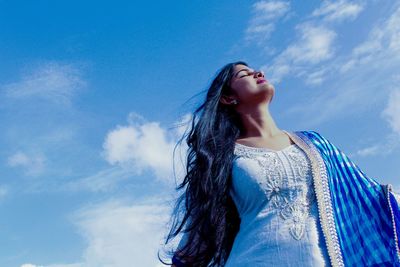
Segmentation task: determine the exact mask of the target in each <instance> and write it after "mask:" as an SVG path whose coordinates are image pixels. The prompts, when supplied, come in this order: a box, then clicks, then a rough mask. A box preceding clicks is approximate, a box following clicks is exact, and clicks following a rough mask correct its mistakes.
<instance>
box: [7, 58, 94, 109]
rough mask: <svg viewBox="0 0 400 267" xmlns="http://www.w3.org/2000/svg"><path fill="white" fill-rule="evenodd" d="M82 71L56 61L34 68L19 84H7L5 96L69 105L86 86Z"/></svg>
mask: <svg viewBox="0 0 400 267" xmlns="http://www.w3.org/2000/svg"><path fill="white" fill-rule="evenodd" d="M81 76H82V73H81V69H79V68H78V67H77V66H75V65H73V64H61V63H58V62H56V61H50V62H44V63H41V64H39V65H38V66H35V67H32V68H31V69H30V70H29V71H28V72H26V73H24V74H23V75H22V77H21V79H20V80H19V81H17V82H13V83H10V84H6V85H5V86H3V87H4V89H5V95H6V96H7V97H9V98H12V99H24V98H31V97H38V98H41V99H45V100H48V101H51V102H54V103H56V104H69V103H70V101H71V98H72V97H73V96H74V94H75V93H76V92H77V90H79V89H80V88H83V87H84V86H85V85H86V82H85V81H84V80H83V79H82V77H81Z"/></svg>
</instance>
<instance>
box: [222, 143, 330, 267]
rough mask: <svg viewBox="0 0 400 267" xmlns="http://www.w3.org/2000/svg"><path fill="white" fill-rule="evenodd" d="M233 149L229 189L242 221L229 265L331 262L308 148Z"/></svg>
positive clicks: (286, 264)
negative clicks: (322, 226) (319, 212)
mask: <svg viewBox="0 0 400 267" xmlns="http://www.w3.org/2000/svg"><path fill="white" fill-rule="evenodd" d="M234 154H235V159H234V161H233V165H232V188H231V191H230V194H231V196H232V198H233V200H234V202H235V204H236V207H237V209H238V212H239V215H240V217H241V224H240V230H239V232H238V234H237V235H236V238H235V241H234V243H233V247H232V250H231V253H230V255H229V258H228V260H227V262H226V264H225V266H226V267H236V266H240V267H246V266H249V267H250V266H252V267H256V266H285V267H287V266H292V267H296V266H302V267H307V266H330V263H329V257H328V253H327V249H326V244H325V240H324V237H323V235H322V229H321V225H320V221H319V217H318V208H317V201H316V196H315V192H314V187H313V181H312V179H313V175H312V169H311V162H310V160H309V158H308V157H307V156H306V154H305V153H304V151H303V150H302V149H301V148H300V147H299V146H298V145H297V144H292V145H290V146H288V147H286V148H284V149H282V150H279V151H275V150H271V149H268V148H256V147H250V146H245V145H241V144H238V143H236V145H235V150H234Z"/></svg>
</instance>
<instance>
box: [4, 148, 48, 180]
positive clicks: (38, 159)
mask: <svg viewBox="0 0 400 267" xmlns="http://www.w3.org/2000/svg"><path fill="white" fill-rule="evenodd" d="M7 163H8V166H10V167H13V168H21V169H22V170H23V171H24V173H25V175H28V176H38V175H40V174H41V173H43V171H44V169H45V163H46V158H45V157H44V155H42V154H39V153H31V154H30V155H28V154H27V153H25V152H21V151H18V152H16V153H14V154H13V155H11V156H9V157H8V159H7Z"/></svg>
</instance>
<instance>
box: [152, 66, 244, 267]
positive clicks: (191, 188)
mask: <svg viewBox="0 0 400 267" xmlns="http://www.w3.org/2000/svg"><path fill="white" fill-rule="evenodd" d="M238 64H242V65H245V66H248V64H247V63H246V62H243V61H236V62H233V63H228V64H226V65H225V66H223V67H222V68H221V69H220V70H218V71H217V74H216V76H215V78H214V79H213V80H212V82H211V85H210V87H209V88H208V90H207V94H206V99H205V101H204V102H203V103H202V104H201V105H200V106H198V107H197V108H196V110H195V111H194V113H193V116H192V119H191V127H190V131H188V133H186V134H184V135H183V136H182V138H181V139H180V140H179V141H178V144H179V143H181V142H182V140H183V139H185V140H186V143H187V145H188V151H187V160H186V169H185V177H184V178H183V182H182V183H181V184H179V185H178V186H177V187H176V190H178V191H179V190H182V189H184V188H185V187H186V188H185V189H186V190H184V192H183V193H182V194H181V195H180V196H179V198H178V199H177V201H176V204H175V206H174V209H173V213H172V217H173V218H174V223H173V226H172V229H171V230H170V232H169V234H168V236H167V238H166V241H165V244H167V243H168V241H169V239H170V238H171V237H172V238H173V237H175V236H177V235H178V234H179V233H180V232H181V231H183V233H184V235H185V242H184V244H183V245H182V246H179V248H177V249H176V250H175V251H174V250H173V251H169V257H170V258H172V257H173V256H174V255H175V256H176V257H177V258H179V259H181V261H183V262H186V263H187V265H186V266H224V264H225V262H226V260H227V258H228V256H229V253H230V251H231V249H232V245H233V241H234V239H235V236H236V234H237V232H238V230H239V226H240V217H239V214H238V211H237V209H236V206H235V204H234V202H233V200H232V198H231V196H230V194H229V188H230V186H231V180H232V179H231V177H232V173H231V167H232V161H233V157H234V155H233V149H234V144H235V140H236V139H237V138H238V137H239V135H240V133H241V131H242V130H243V126H242V124H241V121H240V117H239V114H238V113H237V111H236V110H235V109H234V108H233V106H232V105H224V104H222V103H221V102H220V101H219V100H220V98H221V96H222V95H223V94H225V95H229V94H232V93H233V91H232V89H231V88H230V85H229V81H230V80H231V79H232V76H233V73H234V66H235V65H238ZM175 148H176V146H175ZM174 151H175V150H174ZM182 203H184V204H185V206H184V208H183V210H182V209H181V208H180V207H181V204H182ZM179 212H181V213H183V214H184V215H183V219H182V221H181V223H180V224H179V227H178V223H177V219H178V217H179V216H178V215H179ZM184 225H186V227H185V229H184V230H182V229H183V226H184ZM181 241H182V240H181ZM158 259H159V260H160V261H161V262H162V263H163V264H166V265H170V264H169V263H165V262H164V261H162V260H161V259H160V257H158Z"/></svg>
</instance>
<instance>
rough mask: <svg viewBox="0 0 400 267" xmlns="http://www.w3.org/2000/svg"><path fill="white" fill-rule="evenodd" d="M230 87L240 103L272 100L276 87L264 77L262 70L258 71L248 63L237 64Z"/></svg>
mask: <svg viewBox="0 0 400 267" xmlns="http://www.w3.org/2000/svg"><path fill="white" fill-rule="evenodd" d="M230 87H231V88H232V90H233V91H234V92H235V95H236V98H235V99H237V101H238V102H239V105H240V104H244V103H249V104H254V103H255V102H258V103H259V102H261V101H263V102H265V101H266V102H270V101H271V100H272V97H273V95H274V92H275V88H274V87H273V85H272V84H270V83H269V82H268V81H267V80H266V79H265V77H264V73H263V72H262V71H256V70H254V69H253V68H251V67H248V66H246V65H241V64H239V65H235V67H234V72H233V77H232V79H231V80H230Z"/></svg>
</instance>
